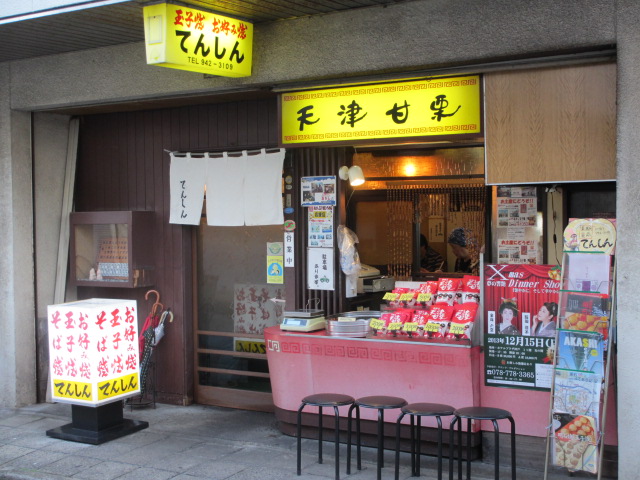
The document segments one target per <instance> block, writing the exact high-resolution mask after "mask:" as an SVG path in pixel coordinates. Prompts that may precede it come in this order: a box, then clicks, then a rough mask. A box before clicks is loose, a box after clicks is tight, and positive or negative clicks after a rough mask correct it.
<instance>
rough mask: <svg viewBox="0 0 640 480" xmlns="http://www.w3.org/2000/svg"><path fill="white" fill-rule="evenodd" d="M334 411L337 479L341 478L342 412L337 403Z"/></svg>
mask: <svg viewBox="0 0 640 480" xmlns="http://www.w3.org/2000/svg"><path fill="white" fill-rule="evenodd" d="M333 411H334V413H335V418H336V438H335V440H334V442H335V444H336V480H340V414H339V413H338V407H336V406H335V405H334V407H333Z"/></svg>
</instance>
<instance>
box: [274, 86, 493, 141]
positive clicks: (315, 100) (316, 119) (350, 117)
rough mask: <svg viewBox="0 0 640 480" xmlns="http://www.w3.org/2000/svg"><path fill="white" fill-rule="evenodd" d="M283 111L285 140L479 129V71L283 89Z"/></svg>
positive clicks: (354, 138)
mask: <svg viewBox="0 0 640 480" xmlns="http://www.w3.org/2000/svg"><path fill="white" fill-rule="evenodd" d="M280 112H281V126H282V137H281V141H282V144H306V143H319V142H342V143H352V142H353V141H357V140H371V139H377V138H406V137H433V136H438V137H446V136H451V135H454V136H457V135H465V134H466V135H469V134H478V133H481V132H482V122H481V119H482V113H481V108H480V77H479V76H478V75H472V76H465V77H448V78H431V79H428V80H418V81H410V82H409V81H408V82H398V83H386V84H372V85H360V86H356V87H347V88H329V89H324V90H309V91H300V92H290V93H283V94H281V96H280Z"/></svg>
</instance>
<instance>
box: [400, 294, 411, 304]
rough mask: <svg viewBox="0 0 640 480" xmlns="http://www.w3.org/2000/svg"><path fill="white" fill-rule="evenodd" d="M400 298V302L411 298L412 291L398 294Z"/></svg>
mask: <svg viewBox="0 0 640 480" xmlns="http://www.w3.org/2000/svg"><path fill="white" fill-rule="evenodd" d="M400 300H401V301H402V302H409V301H411V300H413V293H403V294H401V295H400Z"/></svg>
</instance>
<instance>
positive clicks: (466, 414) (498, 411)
mask: <svg viewBox="0 0 640 480" xmlns="http://www.w3.org/2000/svg"><path fill="white" fill-rule="evenodd" d="M462 419H466V420H467V480H469V479H470V478H471V421H472V420H488V421H490V422H491V423H492V424H493V435H494V441H495V447H494V449H495V454H494V455H495V458H494V474H495V479H496V480H499V478H500V436H499V433H500V429H499V427H498V420H509V423H510V424H511V435H510V436H511V479H512V480H515V478H516V423H515V421H514V420H513V416H512V415H511V412H509V411H508V410H504V409H502V408H495V407H464V408H458V409H457V410H455V411H454V412H453V420H451V424H450V426H449V448H450V453H449V480H453V431H454V429H455V424H456V423H457V424H458V479H460V480H461V479H462Z"/></svg>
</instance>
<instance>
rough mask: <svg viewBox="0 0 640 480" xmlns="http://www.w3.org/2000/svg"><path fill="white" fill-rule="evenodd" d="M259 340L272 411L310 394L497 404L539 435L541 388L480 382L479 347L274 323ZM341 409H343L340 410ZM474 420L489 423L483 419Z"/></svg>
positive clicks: (542, 428) (544, 400)
mask: <svg viewBox="0 0 640 480" xmlns="http://www.w3.org/2000/svg"><path fill="white" fill-rule="evenodd" d="M265 341H266V347H267V359H268V362H269V371H270V377H271V387H272V391H273V401H274V404H275V407H276V412H278V411H280V412H281V413H282V412H296V411H297V409H298V407H299V406H300V400H301V399H302V398H303V397H305V396H306V395H310V394H312V393H320V392H333V393H343V394H347V395H351V396H353V397H363V396H367V395H393V396H399V397H402V398H404V399H406V400H407V402H409V403H412V402H433V403H445V404H449V405H452V406H453V407H455V408H460V407H467V406H491V407H498V408H504V409H507V410H509V411H511V412H512V414H513V417H514V419H515V421H516V433H517V434H518V435H528V436H533V437H545V435H546V427H547V425H548V423H549V395H550V394H549V392H540V391H532V390H520V389H513V388H503V387H487V386H485V385H484V379H483V378H484V377H483V371H484V361H483V355H482V353H481V349H480V347H471V346H458V345H455V344H453V345H451V344H433V343H422V342H420V341H418V340H413V341H411V340H405V341H399V340H385V339H378V338H341V337H332V336H328V335H327V334H326V333H325V331H324V330H323V331H320V332H314V333H297V332H286V331H282V330H280V328H279V327H278V326H275V327H269V328H267V329H265ZM609 406H610V408H609V409H608V419H607V427H608V428H607V429H606V437H605V438H606V442H605V443H607V444H609V445H616V444H617V440H616V429H615V425H616V418H615V399H613V397H610V401H609ZM341 414H342V415H344V416H346V414H347V410H346V409H344V411H342V412H341ZM361 416H362V418H364V419H369V420H374V419H375V418H376V411H375V410H371V409H363V410H362V412H361ZM396 417H397V413H393V414H391V413H389V414H388V415H387V417H386V418H385V420H386V421H387V422H393V421H395V419H396ZM423 425H425V426H429V427H435V426H436V422H435V419H432V418H425V419H423ZM445 425H448V421H447V420H446V419H445ZM481 427H482V430H492V426H491V424H490V422H489V423H488V424H487V425H481Z"/></svg>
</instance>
